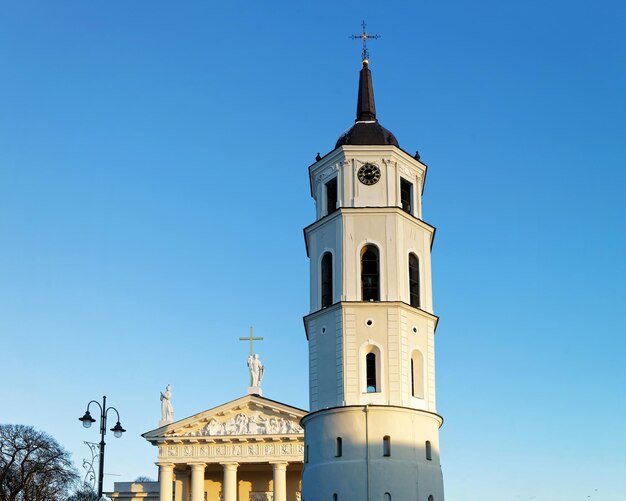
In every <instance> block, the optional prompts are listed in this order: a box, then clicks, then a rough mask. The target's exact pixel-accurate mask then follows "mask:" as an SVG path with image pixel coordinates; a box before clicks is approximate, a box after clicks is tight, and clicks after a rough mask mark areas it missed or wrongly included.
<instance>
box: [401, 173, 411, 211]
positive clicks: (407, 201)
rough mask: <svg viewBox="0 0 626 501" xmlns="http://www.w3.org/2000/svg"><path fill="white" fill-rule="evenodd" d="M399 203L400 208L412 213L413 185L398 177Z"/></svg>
mask: <svg viewBox="0 0 626 501" xmlns="http://www.w3.org/2000/svg"><path fill="white" fill-rule="evenodd" d="M400 203H401V205H402V210H403V211H405V212H408V213H409V214H413V185H412V184H411V183H409V182H408V181H407V180H406V179H402V178H400Z"/></svg>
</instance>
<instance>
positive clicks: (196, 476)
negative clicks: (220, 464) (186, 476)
mask: <svg viewBox="0 0 626 501" xmlns="http://www.w3.org/2000/svg"><path fill="white" fill-rule="evenodd" d="M189 466H191V501H204V468H205V467H206V464H204V463H190V464H189Z"/></svg>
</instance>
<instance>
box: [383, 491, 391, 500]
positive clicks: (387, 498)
mask: <svg viewBox="0 0 626 501" xmlns="http://www.w3.org/2000/svg"><path fill="white" fill-rule="evenodd" d="M383 500H384V501H391V494H389V493H388V492H385V495H384V496H383Z"/></svg>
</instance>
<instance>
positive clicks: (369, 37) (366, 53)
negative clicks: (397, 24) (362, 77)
mask: <svg viewBox="0 0 626 501" xmlns="http://www.w3.org/2000/svg"><path fill="white" fill-rule="evenodd" d="M361 27H362V28H363V33H361V34H360V35H350V38H351V39H352V40H359V39H360V40H362V41H363V50H362V51H361V58H362V60H363V62H364V63H366V62H368V60H369V58H370V53H369V51H368V50H367V41H368V40H376V39H377V38H380V35H370V34H369V33H368V32H367V31H366V28H367V24H365V21H363V22H362V23H361Z"/></svg>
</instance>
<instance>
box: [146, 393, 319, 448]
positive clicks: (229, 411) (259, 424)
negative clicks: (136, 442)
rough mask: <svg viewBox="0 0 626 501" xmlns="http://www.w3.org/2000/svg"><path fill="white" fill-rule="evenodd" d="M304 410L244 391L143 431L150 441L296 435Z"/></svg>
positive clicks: (299, 430)
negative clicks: (189, 414) (230, 399)
mask: <svg viewBox="0 0 626 501" xmlns="http://www.w3.org/2000/svg"><path fill="white" fill-rule="evenodd" d="M306 414H307V412H306V411H304V410H302V409H298V408H296V407H291V406H289V405H286V404H283V403H280V402H276V401H274V400H270V399H268V398H264V397H261V396H258V395H246V396H244V397H241V398H239V399H237V400H234V401H232V402H228V403H226V404H223V405H220V406H218V407H214V408H212V409H208V410H206V411H203V412H200V413H198V414H195V415H193V416H190V417H188V418H185V419H181V420H179V421H175V422H173V423H170V424H167V425H165V426H162V427H161V428H157V429H156V430H152V431H149V432H147V433H144V434H143V435H142V436H143V437H144V438H145V439H146V440H148V441H150V442H153V443H157V442H168V441H169V439H171V440H172V441H176V442H179V441H180V440H181V439H182V440H184V439H193V440H202V439H205V440H215V439H220V438H224V439H230V438H233V437H240V438H244V439H245V438H252V437H254V436H259V435H261V436H263V435H271V436H298V435H302V434H303V429H302V427H301V426H300V419H301V418H302V417H303V416H305V415H306Z"/></svg>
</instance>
